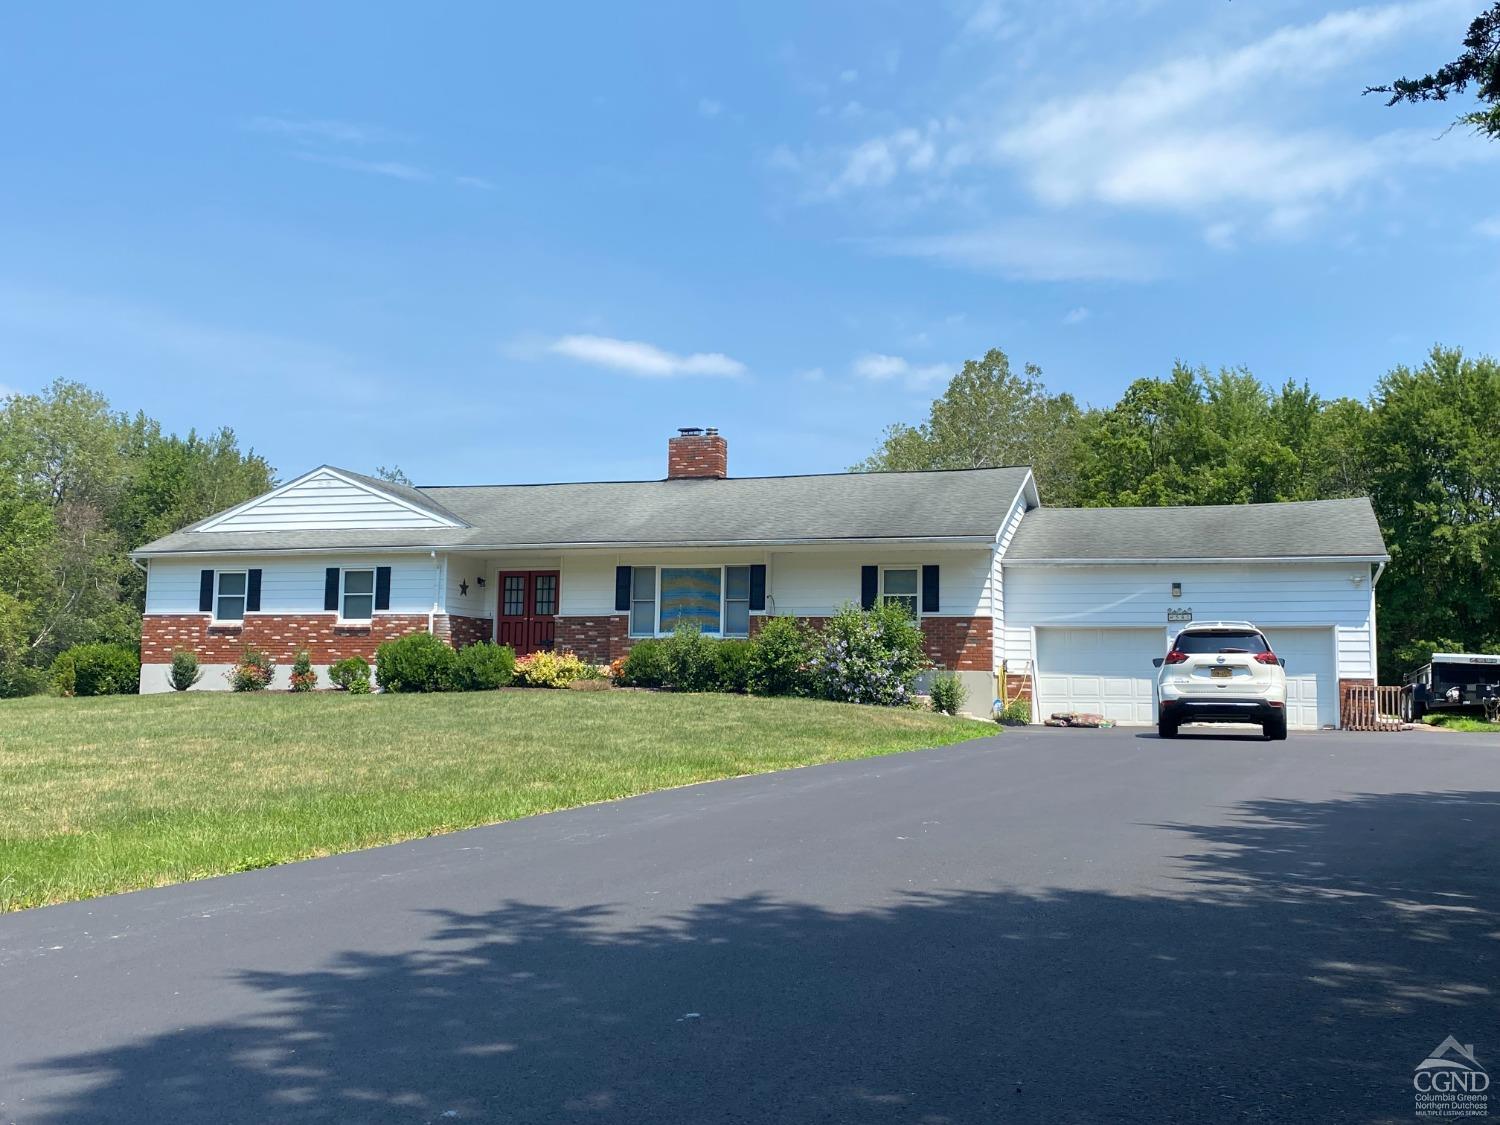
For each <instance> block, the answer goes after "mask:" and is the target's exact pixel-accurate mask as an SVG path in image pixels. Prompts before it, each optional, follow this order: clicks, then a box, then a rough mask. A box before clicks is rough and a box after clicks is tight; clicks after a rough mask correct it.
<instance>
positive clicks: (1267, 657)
mask: <svg viewBox="0 0 1500 1125" xmlns="http://www.w3.org/2000/svg"><path fill="white" fill-rule="evenodd" d="M1255 662H1256V663H1257V664H1275V663H1276V654H1275V653H1274V652H1257V653H1256V654H1255Z"/></svg>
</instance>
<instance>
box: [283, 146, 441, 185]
mask: <svg viewBox="0 0 1500 1125" xmlns="http://www.w3.org/2000/svg"><path fill="white" fill-rule="evenodd" d="M295 155H296V156H297V159H299V160H306V161H307V162H308V163H310V164H322V165H325V166H327V167H329V168H341V169H343V170H344V171H346V172H362V173H364V174H365V175H367V176H385V177H387V178H389V179H392V180H407V181H410V182H420V181H426V180H431V179H432V173H431V172H429V171H427V169H425V168H419V167H418V166H417V165H415V164H407V163H404V162H402V161H399V160H356V159H355V158H354V157H350V156H335V155H331V154H329V153H325V152H299V153H296V154H295Z"/></svg>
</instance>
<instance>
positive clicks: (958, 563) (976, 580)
mask: <svg viewBox="0 0 1500 1125" xmlns="http://www.w3.org/2000/svg"><path fill="white" fill-rule="evenodd" d="M993 557H994V556H993V552H992V550H991V549H990V548H989V547H971V548H934V547H924V546H921V545H917V544H913V545H911V546H907V547H871V548H869V549H868V550H864V551H860V550H852V549H851V550H836V551H834V550H830V551H806V552H800V551H799V552H793V551H787V552H777V553H773V554H772V555H771V562H770V566H769V568H768V570H767V580H766V609H767V611H768V612H771V613H777V614H782V615H787V614H791V615H795V616H798V617H826V616H828V615H829V614H830V613H833V612H834V611H835V610H837V609H838V608H839V607H840V606H841V605H844V604H846V603H849V602H852V603H854V604H855V605H858V604H859V597H860V568H861V567H863V566H879V567H881V568H882V569H886V568H890V569H895V568H903V569H912V570H916V571H917V572H918V586H917V590H918V593H919V601H920V591H921V584H920V575H921V569H922V567H923V565H936V566H937V567H938V568H939V570H938V606H939V608H938V611H937V613H936V614H932V613H928V614H924V616H927V617H934V616H947V617H984V616H986V615H988V614H989V613H990V582H991V563H992V560H993Z"/></svg>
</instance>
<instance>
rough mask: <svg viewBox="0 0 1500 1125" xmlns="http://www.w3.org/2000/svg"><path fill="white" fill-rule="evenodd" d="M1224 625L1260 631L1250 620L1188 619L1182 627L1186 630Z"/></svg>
mask: <svg viewBox="0 0 1500 1125" xmlns="http://www.w3.org/2000/svg"><path fill="white" fill-rule="evenodd" d="M1226 625H1227V626H1231V627H1233V628H1235V629H1254V630H1256V631H1257V632H1259V631H1260V627H1259V626H1258V625H1256V624H1255V623H1254V622H1251V621H1189V622H1188V623H1187V624H1186V625H1184V626H1183V627H1182V628H1183V630H1184V631H1186V630H1188V629H1200V628H1201V629H1215V628H1220V627H1222V626H1226Z"/></svg>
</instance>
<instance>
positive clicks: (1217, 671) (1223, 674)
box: [1208, 668, 1234, 680]
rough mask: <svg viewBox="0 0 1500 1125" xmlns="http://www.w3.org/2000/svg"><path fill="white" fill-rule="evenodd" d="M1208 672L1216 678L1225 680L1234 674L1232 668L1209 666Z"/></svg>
mask: <svg viewBox="0 0 1500 1125" xmlns="http://www.w3.org/2000/svg"><path fill="white" fill-rule="evenodd" d="M1208 674H1209V675H1210V676H1212V677H1213V678H1214V679H1216V680H1227V679H1229V678H1230V677H1231V676H1233V675H1234V669H1233V668H1210V669H1209V670H1208Z"/></svg>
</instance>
